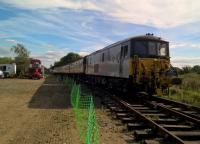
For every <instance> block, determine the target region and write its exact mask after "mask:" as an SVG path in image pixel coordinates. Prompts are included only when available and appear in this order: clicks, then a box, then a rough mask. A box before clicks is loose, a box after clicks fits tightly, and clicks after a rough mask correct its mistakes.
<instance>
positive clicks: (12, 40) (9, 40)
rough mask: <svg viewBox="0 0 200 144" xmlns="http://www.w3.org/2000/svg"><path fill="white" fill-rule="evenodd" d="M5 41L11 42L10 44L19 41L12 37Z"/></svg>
mask: <svg viewBox="0 0 200 144" xmlns="http://www.w3.org/2000/svg"><path fill="white" fill-rule="evenodd" d="M6 41H7V42H9V43H11V44H17V43H19V42H18V41H17V40H14V39H6Z"/></svg>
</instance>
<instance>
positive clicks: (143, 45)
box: [131, 40, 169, 57]
mask: <svg viewBox="0 0 200 144" xmlns="http://www.w3.org/2000/svg"><path fill="white" fill-rule="evenodd" d="M168 49H169V47H168V43H167V42H162V41H146V40H139V41H134V42H133V44H132V52H131V53H132V56H133V55H138V56H141V57H154V56H155V57H158V56H161V57H163V56H164V57H168V56H169V50H168Z"/></svg>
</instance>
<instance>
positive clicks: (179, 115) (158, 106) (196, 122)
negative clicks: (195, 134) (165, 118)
mask: <svg viewBox="0 0 200 144" xmlns="http://www.w3.org/2000/svg"><path fill="white" fill-rule="evenodd" d="M146 103H148V104H150V105H152V106H155V107H157V108H158V109H161V110H163V111H166V112H167V113H170V114H173V115H175V116H178V117H180V118H183V119H185V120H187V121H189V122H193V123H194V124H198V125H200V120H198V119H196V118H193V117H190V116H188V115H186V114H183V113H181V112H178V111H176V110H173V109H170V108H168V107H166V106H164V105H163V104H158V103H154V102H149V101H147V102H146Z"/></svg>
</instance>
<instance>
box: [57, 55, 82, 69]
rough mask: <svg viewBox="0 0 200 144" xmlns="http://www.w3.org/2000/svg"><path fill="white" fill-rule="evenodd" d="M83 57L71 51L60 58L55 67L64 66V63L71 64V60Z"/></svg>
mask: <svg viewBox="0 0 200 144" xmlns="http://www.w3.org/2000/svg"><path fill="white" fill-rule="evenodd" d="M81 58H82V57H81V56H80V55H79V54H77V53H73V52H70V53H68V54H67V55H66V56H64V57H62V58H61V59H60V61H58V62H55V63H54V67H57V66H63V65H66V64H69V63H71V62H74V61H76V60H79V59H81Z"/></svg>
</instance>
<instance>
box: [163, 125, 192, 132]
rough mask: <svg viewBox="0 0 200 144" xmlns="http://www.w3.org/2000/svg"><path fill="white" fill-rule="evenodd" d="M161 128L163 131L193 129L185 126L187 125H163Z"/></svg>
mask: <svg viewBox="0 0 200 144" xmlns="http://www.w3.org/2000/svg"><path fill="white" fill-rule="evenodd" d="M161 126H162V127H164V128H165V129H167V130H169V131H191V130H194V128H193V127H191V126H187V125H167V124H163V125H161Z"/></svg>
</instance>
